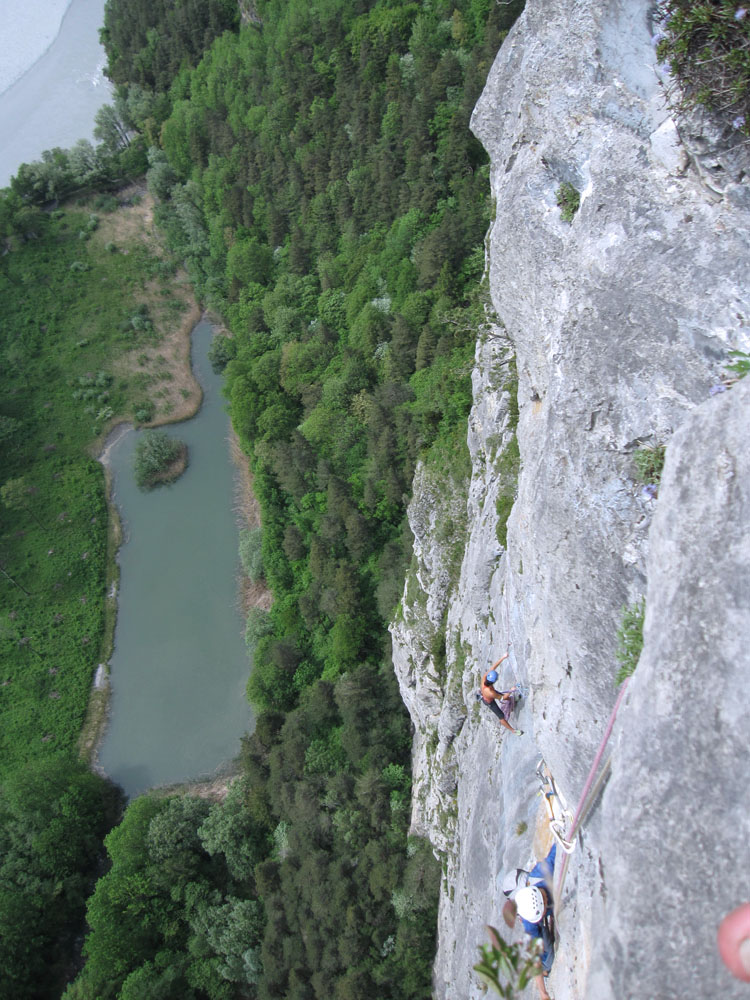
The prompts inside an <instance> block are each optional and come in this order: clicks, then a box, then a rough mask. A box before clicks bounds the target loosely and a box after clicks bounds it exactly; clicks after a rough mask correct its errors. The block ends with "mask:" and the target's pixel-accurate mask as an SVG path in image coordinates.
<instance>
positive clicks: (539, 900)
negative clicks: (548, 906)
mask: <svg viewBox="0 0 750 1000" xmlns="http://www.w3.org/2000/svg"><path fill="white" fill-rule="evenodd" d="M516 907H517V909H518V915H519V917H523V919H524V920H528V921H529V923H531V924H538V923H539V921H540V920H541V919H542V917H543V916H544V910H545V906H544V896H543V895H542V890H541V889H538V888H537V887H536V886H535V885H527V886H525V888H523V889H519V890H518V892H517V893H516Z"/></svg>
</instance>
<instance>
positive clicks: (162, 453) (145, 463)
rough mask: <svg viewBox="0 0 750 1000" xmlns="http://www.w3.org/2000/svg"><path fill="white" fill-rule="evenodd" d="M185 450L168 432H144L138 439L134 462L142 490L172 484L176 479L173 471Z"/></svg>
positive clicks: (134, 470)
mask: <svg viewBox="0 0 750 1000" xmlns="http://www.w3.org/2000/svg"><path fill="white" fill-rule="evenodd" d="M184 448H185V445H184V444H182V443H181V442H180V441H177V440H176V439H175V438H173V437H170V436H169V434H167V432H166V431H154V430H148V431H144V432H143V434H142V435H141V436H140V437H139V438H138V443H137V444H136V446H135V456H134V460H133V472H134V473H135V481H136V483H137V484H138V485H139V486H140V487H141V489H151V488H152V487H153V486H156V485H157V484H158V483H164V482H171V481H172V480H173V479H174V478H175V474H173V473H172V472H171V469H172V468H173V467H174V464H175V462H177V460H178V459H179V458H180V456H181V455H182V454H183V450H184Z"/></svg>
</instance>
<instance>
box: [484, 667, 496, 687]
mask: <svg viewBox="0 0 750 1000" xmlns="http://www.w3.org/2000/svg"><path fill="white" fill-rule="evenodd" d="M485 680H486V681H487V683H488V684H494V683H495V681H496V680H497V670H488V671H487V676H486V678H485Z"/></svg>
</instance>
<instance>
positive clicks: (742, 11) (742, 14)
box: [734, 7, 747, 21]
mask: <svg viewBox="0 0 750 1000" xmlns="http://www.w3.org/2000/svg"><path fill="white" fill-rule="evenodd" d="M746 17H747V7H738V8H737V10H736V11H735V12H734V19H735V21H744V20H745V18H746Z"/></svg>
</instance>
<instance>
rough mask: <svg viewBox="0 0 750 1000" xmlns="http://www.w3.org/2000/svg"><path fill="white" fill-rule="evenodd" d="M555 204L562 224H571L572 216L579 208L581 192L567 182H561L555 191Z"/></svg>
mask: <svg viewBox="0 0 750 1000" xmlns="http://www.w3.org/2000/svg"><path fill="white" fill-rule="evenodd" d="M557 204H558V207H559V208H560V215H561V217H562V220H563V222H572V221H573V216H574V215H575V214H576V212H577V211H578V209H579V208H580V206H581V192H580V191H578V190H577V189H576V188H574V187H573V185H572V184H570V183H568V181H563V183H562V184H561V185H560V187H559V188H558V189H557Z"/></svg>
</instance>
